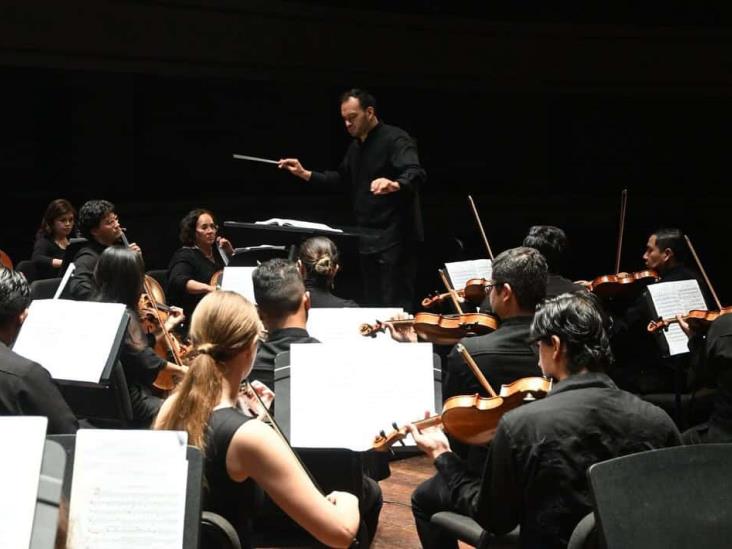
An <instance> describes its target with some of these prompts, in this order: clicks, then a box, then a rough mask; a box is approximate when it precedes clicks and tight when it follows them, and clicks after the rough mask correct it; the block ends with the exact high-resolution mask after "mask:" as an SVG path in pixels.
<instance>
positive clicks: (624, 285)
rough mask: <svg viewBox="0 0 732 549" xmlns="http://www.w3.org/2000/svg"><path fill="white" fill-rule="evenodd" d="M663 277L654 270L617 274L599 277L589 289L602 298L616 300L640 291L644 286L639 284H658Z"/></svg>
mask: <svg viewBox="0 0 732 549" xmlns="http://www.w3.org/2000/svg"><path fill="white" fill-rule="evenodd" d="M660 278H661V277H659V276H658V273H657V272H656V271H654V270H652V269H647V270H645V271H638V272H635V273H617V274H609V275H603V276H598V277H597V278H595V279H594V280H592V281H591V282H590V283H589V284H588V285H587V289H588V290H589V291H590V292H592V293H594V294H595V295H597V296H598V297H601V298H614V297H618V296H621V295H627V294H628V293H630V292H632V291H640V290H641V289H642V286H636V285H635V283H636V282H639V283H641V284H643V285H646V284H650V283H652V282H658V281H659V280H660Z"/></svg>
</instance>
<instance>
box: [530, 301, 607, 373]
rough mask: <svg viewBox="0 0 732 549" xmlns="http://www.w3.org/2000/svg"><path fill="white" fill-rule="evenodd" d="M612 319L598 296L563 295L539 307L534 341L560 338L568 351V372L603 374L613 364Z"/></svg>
mask: <svg viewBox="0 0 732 549" xmlns="http://www.w3.org/2000/svg"><path fill="white" fill-rule="evenodd" d="M607 328H608V320H607V317H606V315H605V313H604V312H603V310H602V307H601V306H600V303H599V301H598V300H597V298H596V297H595V295H593V294H591V293H589V292H578V293H571V294H561V295H558V296H556V297H553V298H550V299H547V300H545V301H544V302H542V303H540V304H539V306H538V307H537V308H536V313H535V314H534V320H533V322H532V323H531V338H532V339H533V340H534V341H546V342H549V341H550V340H551V338H552V336H557V337H558V338H559V340H560V341H561V342H562V343H563V344H564V345H565V346H566V349H567V370H568V371H569V373H570V374H576V373H578V372H580V371H581V370H583V369H587V370H590V371H602V370H604V369H605V368H606V367H608V366H609V365H610V364H612V361H613V354H612V351H611V350H610V338H609V337H608V334H607Z"/></svg>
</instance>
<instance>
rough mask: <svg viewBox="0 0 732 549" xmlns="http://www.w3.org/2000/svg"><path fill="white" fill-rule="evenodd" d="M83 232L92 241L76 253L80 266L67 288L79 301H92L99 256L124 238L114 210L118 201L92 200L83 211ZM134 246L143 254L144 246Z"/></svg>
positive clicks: (81, 227) (82, 234)
mask: <svg viewBox="0 0 732 549" xmlns="http://www.w3.org/2000/svg"><path fill="white" fill-rule="evenodd" d="M79 232H81V236H83V237H84V238H86V239H87V240H88V242H87V243H86V244H84V246H82V247H81V248H80V249H79V250H78V251H77V252H76V254H75V255H74V259H73V260H72V261H73V263H74V266H75V267H76V269H75V270H74V274H73V276H72V277H71V279H70V280H69V283H68V287H67V288H66V290H65V291H64V295H65V296H69V297H71V298H72V299H76V300H77V301H88V300H89V299H91V297H92V294H94V292H95V291H96V286H95V283H94V268H95V267H96V265H97V261H99V256H100V255H101V253H102V252H103V251H104V250H105V249H106V248H107V247H108V246H112V245H113V244H117V243H118V242H119V240H120V238H121V237H122V227H121V226H120V224H119V218H118V217H117V214H116V213H115V211H114V204H112V203H111V202H108V201H106V200H89V201H88V202H85V203H84V204H83V205H82V206H81V209H80V210H79ZM130 249H131V250H133V251H135V252H137V253H140V252H141V251H140V247H139V246H138V245H137V244H135V243H132V244H130Z"/></svg>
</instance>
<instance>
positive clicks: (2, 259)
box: [0, 250, 13, 271]
mask: <svg viewBox="0 0 732 549" xmlns="http://www.w3.org/2000/svg"><path fill="white" fill-rule="evenodd" d="M0 265H2V266H3V267H5V268H6V269H8V270H11V271H12V270H13V260H12V259H10V256H9V255H8V254H6V253H5V252H4V251H2V250H0Z"/></svg>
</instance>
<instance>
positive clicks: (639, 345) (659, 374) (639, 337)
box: [608, 229, 708, 394]
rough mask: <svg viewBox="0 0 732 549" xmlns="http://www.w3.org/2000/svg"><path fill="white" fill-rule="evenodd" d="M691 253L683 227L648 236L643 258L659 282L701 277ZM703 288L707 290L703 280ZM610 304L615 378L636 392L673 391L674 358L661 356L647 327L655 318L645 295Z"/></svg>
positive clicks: (620, 383)
mask: <svg viewBox="0 0 732 549" xmlns="http://www.w3.org/2000/svg"><path fill="white" fill-rule="evenodd" d="M687 255H688V254H687V244H686V242H685V240H684V235H683V233H682V232H681V231H680V230H679V229H659V230H657V231H656V232H654V233H653V234H652V235H651V236H650V237H649V238H648V242H647V244H646V250H645V252H644V254H643V260H644V261H645V267H646V269H652V270H654V271H656V273H657V274H658V276H659V277H660V280H659V282H673V281H679V280H692V279H697V274H696V273H695V272H694V271H693V270H692V269H690V268H689V267H687V266H686V258H687ZM700 287H701V288H702V293H705V285H704V284H703V282H702V283H700ZM707 301H708V300H707ZM608 307H609V311H610V312H611V315H612V319H613V323H612V329H611V334H610V336H611V343H612V347H613V353H614V355H615V358H616V363H615V365H614V367H613V368H612V370H611V371H610V375H611V376H612V378H613V380H615V382H616V383H617V384H618V385H620V386H621V387H622V388H623V389H626V390H628V391H632V392H634V393H639V394H648V393H671V392H673V391H674V390H675V388H676V387H675V379H674V378H675V372H674V368H673V367H672V366H671V362H670V361H668V360H664V359H662V358H661V352H660V349H659V347H658V344H657V342H656V341H655V340H654V336H653V335H652V334H649V333H648V330H647V329H646V327H647V326H648V322H649V321H650V320H653V319H652V318H651V311H650V310H649V307H648V303H647V301H646V299H645V298H644V297H643V296H641V297H638V298H635V299H634V300H633V301H632V302H631V303H630V304H627V303H623V302H622V301H620V302H616V303H611V304H608ZM682 389H683V388H682Z"/></svg>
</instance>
